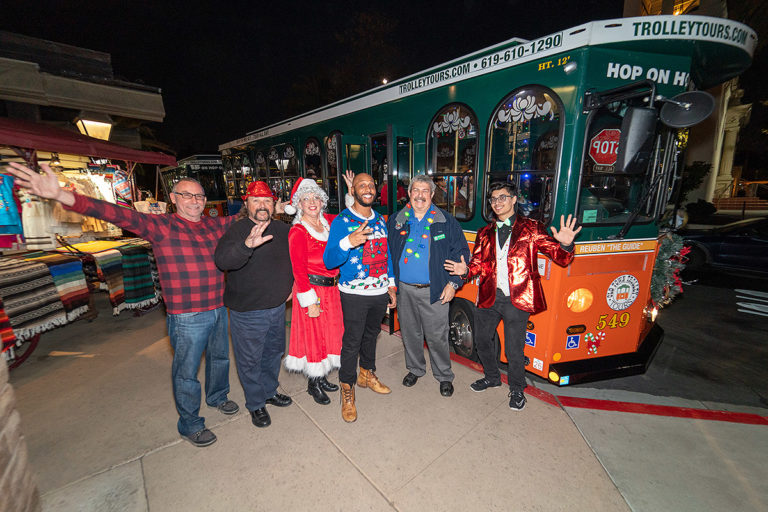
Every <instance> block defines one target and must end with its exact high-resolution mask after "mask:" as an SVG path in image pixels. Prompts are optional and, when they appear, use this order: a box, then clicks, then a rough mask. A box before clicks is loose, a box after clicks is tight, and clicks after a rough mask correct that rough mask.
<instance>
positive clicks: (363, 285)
mask: <svg viewBox="0 0 768 512" xmlns="http://www.w3.org/2000/svg"><path fill="white" fill-rule="evenodd" d="M366 220H367V221H368V227H369V228H372V229H373V233H371V234H370V235H369V239H368V240H366V242H365V243H364V244H362V245H359V246H357V247H350V244H349V234H350V233H352V232H353V231H355V230H356V229H358V228H359V227H360V225H361V224H362V223H363V222H365V221H366ZM323 262H324V263H325V266H326V267H328V268H329V269H333V268H337V267H338V269H339V290H341V291H342V292H344V293H352V294H355V295H381V294H382V293H387V288H388V287H390V286H394V285H395V280H394V277H390V276H394V273H393V271H392V258H391V256H390V254H389V247H388V246H387V223H386V222H384V218H383V217H382V216H381V215H379V213H378V212H375V211H374V212H372V215H371V217H370V218H368V219H366V218H364V217H362V216H360V215H359V214H358V213H357V212H356V211H355V210H353V209H352V208H347V209H346V210H344V211H343V212H341V213H340V214H338V215H337V216H336V218H335V219H333V222H332V223H331V231H330V233H329V235H328V245H326V247H325V252H324V253H323Z"/></svg>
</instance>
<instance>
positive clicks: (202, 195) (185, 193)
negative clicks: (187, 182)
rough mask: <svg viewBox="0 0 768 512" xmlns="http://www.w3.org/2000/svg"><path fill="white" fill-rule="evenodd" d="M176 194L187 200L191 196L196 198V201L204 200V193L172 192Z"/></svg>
mask: <svg viewBox="0 0 768 512" xmlns="http://www.w3.org/2000/svg"><path fill="white" fill-rule="evenodd" d="M174 194H176V195H177V196H181V197H183V198H184V199H186V200H187V201H189V200H190V199H192V198H193V197H194V198H195V199H197V200H198V201H205V194H190V193H189V192H174Z"/></svg>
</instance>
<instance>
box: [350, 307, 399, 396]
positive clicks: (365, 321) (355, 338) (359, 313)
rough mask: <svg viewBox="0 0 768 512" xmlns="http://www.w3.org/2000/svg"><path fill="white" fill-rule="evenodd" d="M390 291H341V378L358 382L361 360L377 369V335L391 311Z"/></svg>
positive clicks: (364, 364) (351, 382) (367, 365)
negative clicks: (365, 292)
mask: <svg viewBox="0 0 768 512" xmlns="http://www.w3.org/2000/svg"><path fill="white" fill-rule="evenodd" d="M387 304H389V294H388V293H386V292H385V293H382V294H381V295H354V294H351V293H344V292H341V311H342V312H343V313H344V337H342V339H341V368H339V381H340V382H344V383H346V384H354V383H355V382H356V381H357V360H358V358H359V359H360V367H361V368H365V369H366V370H371V371H375V370H376V338H377V337H378V336H379V332H381V320H382V318H384V314H385V313H386V312H387Z"/></svg>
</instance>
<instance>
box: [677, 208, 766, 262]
mask: <svg viewBox="0 0 768 512" xmlns="http://www.w3.org/2000/svg"><path fill="white" fill-rule="evenodd" d="M680 236H682V237H683V243H684V244H685V246H686V247H689V248H690V249H691V252H690V253H689V254H688V262H687V264H686V267H687V268H688V269H690V270H702V269H704V268H706V267H709V266H711V267H719V268H729V269H737V270H747V271H751V272H761V273H768V217H756V218H752V219H745V220H740V221H737V222H732V223H730V224H725V225H722V226H716V227H712V228H709V229H701V230H699V229H688V230H683V231H680Z"/></svg>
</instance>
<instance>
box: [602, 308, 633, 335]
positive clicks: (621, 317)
mask: <svg viewBox="0 0 768 512" xmlns="http://www.w3.org/2000/svg"><path fill="white" fill-rule="evenodd" d="M607 318H608V315H600V318H598V320H597V325H596V326H595V328H596V329H597V330H598V331H602V330H603V329H605V328H606V326H607V327H608V328H610V329H615V328H617V327H626V326H627V324H628V323H629V313H627V312H626V311H625V312H624V313H621V314H619V313H614V314H613V315H612V316H611V319H610V320H607Z"/></svg>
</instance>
